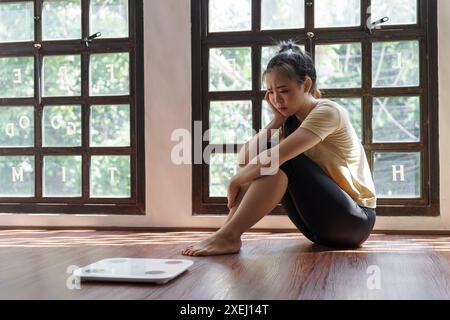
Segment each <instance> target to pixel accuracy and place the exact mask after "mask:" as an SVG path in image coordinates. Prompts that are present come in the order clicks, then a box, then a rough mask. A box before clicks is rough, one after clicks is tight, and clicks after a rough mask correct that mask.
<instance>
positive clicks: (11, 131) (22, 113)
mask: <svg viewBox="0 0 450 320" xmlns="http://www.w3.org/2000/svg"><path fill="white" fill-rule="evenodd" d="M0 130H1V134H0V148H21V147H22V148H27V147H34V107H32V106H30V107H0Z"/></svg>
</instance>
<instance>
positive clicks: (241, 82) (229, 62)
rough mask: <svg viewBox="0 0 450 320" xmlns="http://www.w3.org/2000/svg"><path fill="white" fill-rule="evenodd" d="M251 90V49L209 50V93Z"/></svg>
mask: <svg viewBox="0 0 450 320" xmlns="http://www.w3.org/2000/svg"><path fill="white" fill-rule="evenodd" d="M251 89H252V62H251V48H220V49H210V51H209V91H236V90H251Z"/></svg>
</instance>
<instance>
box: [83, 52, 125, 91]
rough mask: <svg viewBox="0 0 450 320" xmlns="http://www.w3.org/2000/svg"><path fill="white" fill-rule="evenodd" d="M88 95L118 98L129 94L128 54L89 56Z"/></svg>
mask: <svg viewBox="0 0 450 320" xmlns="http://www.w3.org/2000/svg"><path fill="white" fill-rule="evenodd" d="M89 76H90V81H89V83H90V91H89V92H90V95H91V96H119V95H129V94H130V54H129V53H127V52H126V53H102V54H93V55H91V63H90V71H89Z"/></svg>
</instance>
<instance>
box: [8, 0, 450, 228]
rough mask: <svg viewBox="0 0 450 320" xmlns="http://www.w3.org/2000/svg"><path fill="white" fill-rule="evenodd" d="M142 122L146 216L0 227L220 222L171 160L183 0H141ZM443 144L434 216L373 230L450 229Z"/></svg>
mask: <svg viewBox="0 0 450 320" xmlns="http://www.w3.org/2000/svg"><path fill="white" fill-rule="evenodd" d="M438 3H439V77H440V80H439V91H440V97H439V101H440V103H439V108H440V110H439V113H440V122H439V123H440V127H439V134H440V137H449V136H450V126H448V123H450V108H448V107H447V101H450V90H448V89H449V87H450V62H448V61H447V60H445V58H446V53H447V52H449V51H450V1H448V0H438ZM144 17H145V70H144V71H145V88H146V90H145V101H146V105H145V115H146V118H145V121H146V130H145V134H146V185H147V190H146V193H147V194H146V200H147V215H146V216H139V217H128V216H91V215H77V216H64V215H59V216H54V215H9V214H3V215H0V226H61V227H63V226H78V227H87V228H88V227H90V226H116V227H117V226H124V227H134V226H135V227H143V226H148V227H220V226H221V225H222V224H223V222H224V221H225V217H214V216H202V217H193V216H191V208H192V200H191V199H192V190H191V181H192V173H191V167H190V166H187V165H184V166H175V165H173V164H172V163H171V161H170V153H171V149H172V146H173V145H174V143H173V142H171V141H170V137H171V133H172V131H173V130H175V129H177V128H186V129H190V128H191V107H192V106H191V44H190V1H189V0H165V1H160V0H145V1H144ZM448 163H450V145H449V144H448V143H447V144H446V143H445V139H440V167H441V171H440V184H441V190H440V192H441V216H440V217H435V218H431V217H427V218H423V217H414V218H410V217H395V218H394V217H378V218H377V221H376V225H375V230H388V229H397V230H450V197H449V195H450V171H449V167H448V166H447V164H448ZM255 227H259V228H277V229H278V228H287V229H294V225H293V224H292V223H291V222H290V221H289V219H288V218H287V217H272V216H268V217H265V218H264V219H263V220H261V221H260V222H259V223H258V224H257V225H256V226H255Z"/></svg>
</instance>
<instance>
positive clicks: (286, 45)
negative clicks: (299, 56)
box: [278, 40, 302, 53]
mask: <svg viewBox="0 0 450 320" xmlns="http://www.w3.org/2000/svg"><path fill="white" fill-rule="evenodd" d="M279 46H280V51H278V53H283V52H289V51H291V52H295V53H302V49H300V47H299V46H298V45H297V44H296V43H295V42H294V41H292V40H288V41H281V42H280V45H279Z"/></svg>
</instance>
